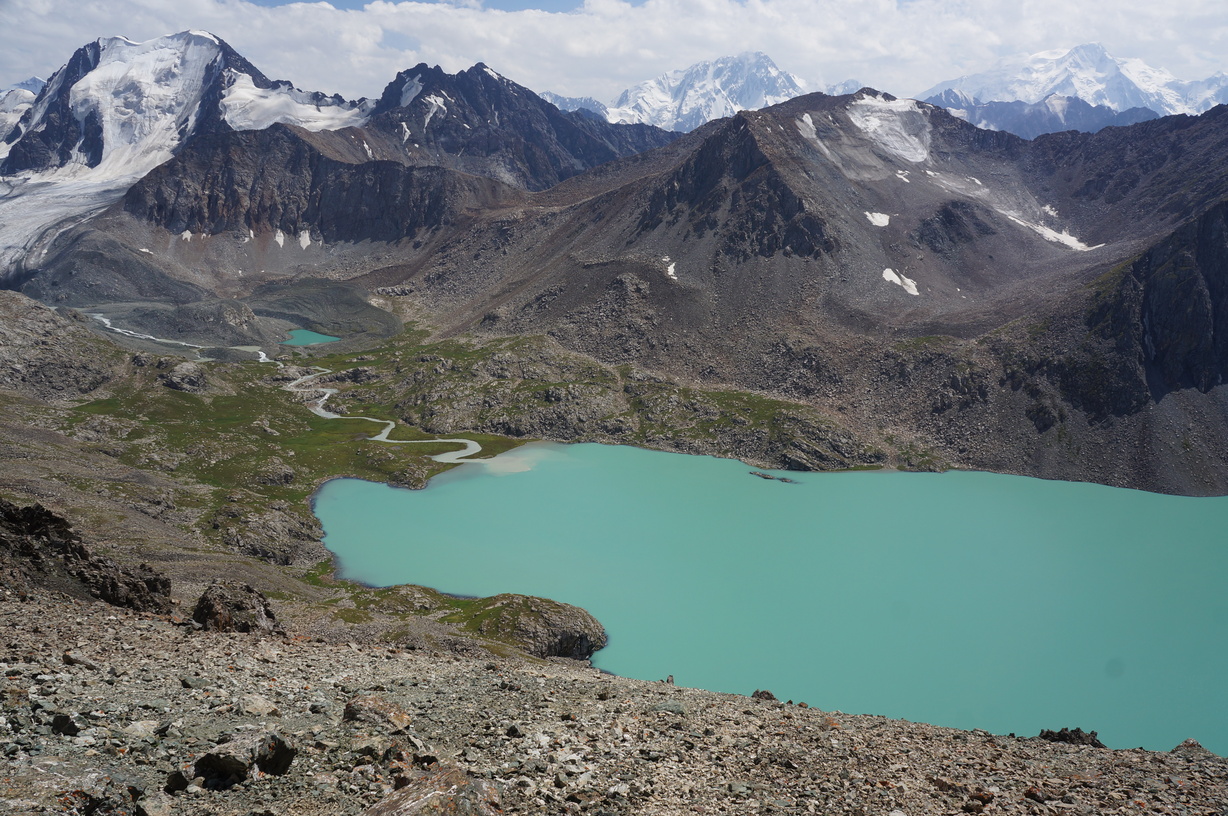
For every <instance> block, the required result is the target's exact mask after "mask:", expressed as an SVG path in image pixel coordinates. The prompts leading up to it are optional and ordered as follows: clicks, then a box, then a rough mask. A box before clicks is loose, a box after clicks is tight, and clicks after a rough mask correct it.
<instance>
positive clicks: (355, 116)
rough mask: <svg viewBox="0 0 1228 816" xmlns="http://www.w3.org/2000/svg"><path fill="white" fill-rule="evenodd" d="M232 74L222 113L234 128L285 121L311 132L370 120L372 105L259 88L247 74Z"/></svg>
mask: <svg viewBox="0 0 1228 816" xmlns="http://www.w3.org/2000/svg"><path fill="white" fill-rule="evenodd" d="M230 73H231V83H230V87H229V88H228V89H227V90H226V95H225V96H224V97H223V98H222V114H223V116H225V118H226V123H227V124H229V125H230V126H231V127H233V128H234V129H235V130H263V129H265V128H267V127H269V126H271V125H274V124H277V123H279V122H280V123H283V124H287V125H297V126H298V127H301V128H306V129H307V130H311V131H320V130H339V129H341V128H344V127H359V126H361V125H362V124H364V123H365V122H366V121H367V118H368V116H369V114H370V110H369V104H364V105H357V104H354V103H352V102H346V101H344V100H341V99H338V98H336V97H325V96H323V95H322V94H313V93H310V92H307V91H300V90H299V89H298V88H292V87H287V86H285V85H283V84H281V83H278V84H276V85H274V86H273V87H272V88H258V87H256V84H255V83H254V82H253V81H252V78H251V77H250V76H248V75H247V74H240V73H235V72H230Z"/></svg>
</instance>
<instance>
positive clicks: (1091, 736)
mask: <svg viewBox="0 0 1228 816" xmlns="http://www.w3.org/2000/svg"><path fill="white" fill-rule="evenodd" d="M1038 736H1039V738H1040V739H1043V740H1048V741H1049V742H1064V743H1066V744H1067V745H1090V746H1092V747H1093V748H1104V747H1105V745H1104V743H1103V742H1101V741H1100V739H1099V738H1098V736H1097V734H1096V732H1095V731H1084V730H1083V729H1082V728H1076V729H1074V730H1073V731H1072V730H1071V729H1069V728H1063V729H1062V730H1061V731H1050V730H1048V729H1044V730H1042V731H1041V732H1040V734H1039V735H1038Z"/></svg>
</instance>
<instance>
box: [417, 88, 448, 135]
mask: <svg viewBox="0 0 1228 816" xmlns="http://www.w3.org/2000/svg"><path fill="white" fill-rule="evenodd" d="M424 101H425V102H427V103H428V104H429V105H430V107H429V108H427V110H426V118H425V119H423V120H422V130H423V132H426V127H427V125H429V124H430V123H431V119H432V118H434V116H435V114H436V113H438V112H440V111H443V115H444V116H447V115H448V106H447V105H445V104H444V101H443V99H441V98H440V97H438V96H436V95H434V94H431V95H430V96H428V97H426V99H425V100H424Z"/></svg>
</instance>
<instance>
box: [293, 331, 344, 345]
mask: <svg viewBox="0 0 1228 816" xmlns="http://www.w3.org/2000/svg"><path fill="white" fill-rule="evenodd" d="M340 339H341V338H340V337H333V336H332V335H331V334H320V333H319V332H313V331H310V330H308V329H294V330H292V331H291V332H290V339H289V340H283V341H281V344H282V345H283V346H317V345H319V344H320V343H336V342H337V341H338V340H340Z"/></svg>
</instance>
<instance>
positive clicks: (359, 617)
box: [333, 607, 372, 624]
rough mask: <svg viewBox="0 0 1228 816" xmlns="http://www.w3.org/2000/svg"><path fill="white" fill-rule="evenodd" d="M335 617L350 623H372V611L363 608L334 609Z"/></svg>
mask: <svg viewBox="0 0 1228 816" xmlns="http://www.w3.org/2000/svg"><path fill="white" fill-rule="evenodd" d="M333 617H334V618H335V619H337V620H339V621H343V622H345V623H348V624H358V623H370V622H371V619H372V617H371V613H370V612H367V611H366V610H363V609H352V608H349V607H342V608H340V609H334V610H333Z"/></svg>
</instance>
